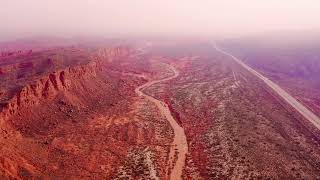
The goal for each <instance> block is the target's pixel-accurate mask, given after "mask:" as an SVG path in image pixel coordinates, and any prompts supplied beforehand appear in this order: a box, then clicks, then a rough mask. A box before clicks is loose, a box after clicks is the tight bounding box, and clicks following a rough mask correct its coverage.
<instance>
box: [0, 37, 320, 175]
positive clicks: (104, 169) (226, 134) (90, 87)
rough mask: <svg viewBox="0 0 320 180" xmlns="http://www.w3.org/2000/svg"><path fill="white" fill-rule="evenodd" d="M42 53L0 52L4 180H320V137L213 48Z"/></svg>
mask: <svg viewBox="0 0 320 180" xmlns="http://www.w3.org/2000/svg"><path fill="white" fill-rule="evenodd" d="M89 44H90V45H89ZM15 46H17V45H15ZM39 46H40V47H45V48H43V49H41V48H37V47H30V48H28V47H27V48H26V47H23V48H20V49H19V48H17V47H14V48H11V46H8V45H7V46H4V45H0V47H1V48H2V49H7V51H3V52H2V53H1V56H0V81H1V85H0V179H317V178H318V179H319V178H320V130H319V129H318V128H316V127H315V126H314V125H313V124H312V123H311V122H310V121H308V120H307V119H306V118H305V117H304V116H302V115H301V114H300V113H299V112H297V111H296V110H295V109H294V108H293V107H292V106H290V105H289V104H288V103H286V102H285V101H284V100H283V99H282V98H281V97H280V96H279V95H278V94H276V93H275V92H274V91H273V90H272V89H271V88H269V87H268V86H267V85H266V84H265V83H264V82H263V81H261V80H260V79H259V78H257V77H256V76H254V75H253V74H252V73H250V72H249V71H248V70H247V69H245V68H243V67H242V66H240V65H239V64H238V63H237V62H235V61H234V60H233V59H232V58H231V57H230V56H227V55H226V54H223V53H221V52H220V51H217V50H216V49H215V48H213V47H212V46H211V44H210V43H208V44H206V43H202V42H201V43H198V42H192V41H182V42H171V41H169V42H162V41H161V42H152V43H150V42H149V43H147V42H144V41H143V42H140V41H139V42H131V43H128V42H126V43H118V42H108V43H105V44H104V43H96V44H95V43H86V45H83V42H82V44H81V45H79V44H78V45H70V44H67V45H61V44H59V45H54V46H53V47H50V46H42V45H39ZM18 50H19V51H18ZM288 81H289V80H288ZM318 93H319V91H318ZM312 97H313V98H315V99H316V98H317V97H316V96H312ZM312 97H311V96H310V97H309V98H310V99H311V98H312ZM312 107H313V108H314V109H316V110H313V111H314V113H315V114H318V115H319V113H318V112H320V110H319V106H312ZM317 108H318V109H317Z"/></svg>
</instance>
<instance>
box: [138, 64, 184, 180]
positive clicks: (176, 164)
mask: <svg viewBox="0 0 320 180" xmlns="http://www.w3.org/2000/svg"><path fill="white" fill-rule="evenodd" d="M170 68H171V70H172V71H173V72H174V75H173V76H171V77H168V78H164V79H161V80H155V81H150V82H148V83H146V84H143V85H141V86H139V87H137V88H136V89H135V92H136V93H137V94H138V95H139V96H143V97H145V98H147V99H148V100H150V101H151V102H153V103H154V104H156V105H157V107H158V108H159V110H160V112H161V113H162V114H163V115H164V116H165V117H166V119H167V120H168V121H169V123H170V125H171V126H172V128H173V131H174V140H173V142H172V144H171V148H170V155H169V163H168V172H170V176H169V178H170V179H182V171H183V168H184V165H185V159H186V154H187V152H188V144H187V138H186V135H185V133H184V129H183V128H182V127H181V126H179V124H178V123H177V122H176V121H175V119H174V118H173V116H172V115H171V112H170V110H169V108H168V105H167V104H166V103H164V102H162V101H159V100H157V99H155V98H153V97H151V96H149V95H147V94H145V93H143V91H142V90H143V89H144V88H147V87H149V86H152V85H154V84H157V83H161V82H164V81H169V80H171V79H174V78H176V77H178V76H179V72H178V71H177V70H176V69H175V68H174V67H172V66H170ZM175 152H177V157H175V154H176V153H175ZM175 159H176V161H175Z"/></svg>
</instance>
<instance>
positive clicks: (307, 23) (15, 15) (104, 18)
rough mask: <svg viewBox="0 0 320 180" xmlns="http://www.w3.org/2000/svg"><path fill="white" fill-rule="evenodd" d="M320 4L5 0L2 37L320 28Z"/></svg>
mask: <svg viewBox="0 0 320 180" xmlns="http://www.w3.org/2000/svg"><path fill="white" fill-rule="evenodd" d="M319 7H320V2H319V1H317V0H305V1H302V0H281V1H279V0H269V1H252V0H238V1H232V0H202V1H195V0H175V1H171V0H162V1H154V0H135V1H128V0H92V1H88V0H83V1H79V0H68V1H63V0H42V1H38V0H3V1H1V2H0V23H1V29H0V38H1V39H2V40H3V39H11V38H23V37H30V36H67V37H69V36H83V35H89V36H92V35H95V36H148V35H151V36H154V35H167V36H213V37H216V36H219V37H222V36H223V37H238V36H245V35H253V34H263V33H272V32H283V31H299V32H301V31H302V32H303V31H310V30H311V31H317V30H318V29H319V28H320V22H319V18H320V12H319V11H318V9H319Z"/></svg>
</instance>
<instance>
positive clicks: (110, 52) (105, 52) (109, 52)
mask: <svg viewBox="0 0 320 180" xmlns="http://www.w3.org/2000/svg"><path fill="white" fill-rule="evenodd" d="M129 54H130V48H128V47H113V48H102V49H100V50H99V51H98V56H99V57H102V58H104V59H106V60H107V61H108V62H112V61H114V60H116V59H118V58H121V57H126V56H128V55H129Z"/></svg>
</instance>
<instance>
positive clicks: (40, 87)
mask: <svg viewBox="0 0 320 180" xmlns="http://www.w3.org/2000/svg"><path fill="white" fill-rule="evenodd" d="M99 64H100V63H99V61H97V60H95V61H91V62H89V63H88V64H85V65H78V66H74V67H69V68H66V69H63V70H59V71H57V72H52V73H50V74H46V75H43V76H42V77H41V78H39V79H37V80H34V81H33V82H32V83H29V84H27V85H25V86H24V87H22V88H21V89H20V90H18V91H17V92H16V93H15V95H14V96H13V97H12V98H10V100H9V101H7V102H4V103H2V104H1V105H0V124H1V123H3V122H4V121H5V120H7V119H8V118H10V117H11V116H12V115H14V114H16V113H17V112H18V111H19V109H20V108H24V107H31V106H33V105H36V104H39V102H40V101H42V100H45V99H50V98H53V97H55V96H56V95H57V94H58V92H60V91H68V89H69V87H70V85H71V84H72V83H73V82H75V81H79V80H81V79H83V78H84V79H87V78H92V77H95V76H96V74H97V71H99V70H101V68H100V65H99Z"/></svg>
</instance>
